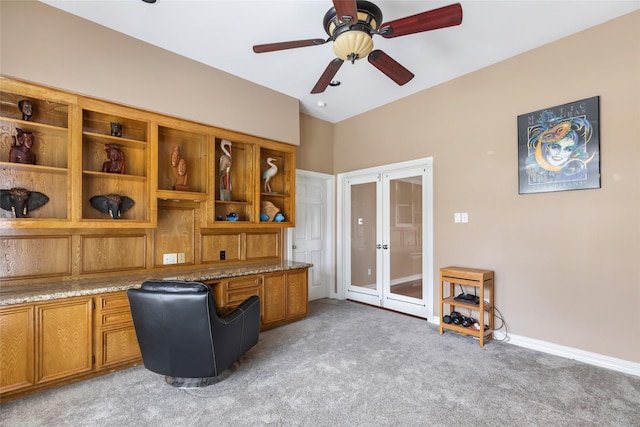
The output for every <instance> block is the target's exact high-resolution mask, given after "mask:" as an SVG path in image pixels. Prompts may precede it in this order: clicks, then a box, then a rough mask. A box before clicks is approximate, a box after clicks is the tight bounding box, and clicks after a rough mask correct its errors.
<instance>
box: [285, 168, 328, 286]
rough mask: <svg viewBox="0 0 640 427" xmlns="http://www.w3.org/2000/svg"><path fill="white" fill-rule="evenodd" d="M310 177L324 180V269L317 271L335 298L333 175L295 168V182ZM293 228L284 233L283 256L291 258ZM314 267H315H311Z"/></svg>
mask: <svg viewBox="0 0 640 427" xmlns="http://www.w3.org/2000/svg"><path fill="white" fill-rule="evenodd" d="M304 178H312V179H317V180H322V181H324V183H325V184H324V185H325V194H326V197H325V206H324V207H323V211H324V212H323V215H322V217H323V219H324V221H325V229H326V238H325V239H324V247H323V248H322V258H323V261H324V270H325V271H322V272H318V274H320V275H321V277H326V278H327V283H326V286H327V287H328V293H327V295H329V298H336V286H335V251H334V248H335V235H336V233H335V220H334V218H335V210H334V209H335V205H334V200H335V182H336V179H335V176H334V175H329V174H326V173H320V172H313V171H307V170H303V169H296V182H297V181H298V180H299V179H304ZM294 229H295V228H287V231H286V233H285V242H284V245H285V246H284V247H285V251H284V252H285V257H286V258H287V259H293V244H292V243H291V242H293V240H294V239H293V232H294ZM311 268H316V267H311ZM309 283H311V281H309Z"/></svg>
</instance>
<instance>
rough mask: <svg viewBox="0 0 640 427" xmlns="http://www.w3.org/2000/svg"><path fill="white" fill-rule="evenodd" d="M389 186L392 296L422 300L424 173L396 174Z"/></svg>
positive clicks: (389, 181) (390, 285) (389, 292)
mask: <svg viewBox="0 0 640 427" xmlns="http://www.w3.org/2000/svg"><path fill="white" fill-rule="evenodd" d="M386 178H388V182H386V183H385V186H386V185H388V188H389V197H388V200H389V205H388V208H389V215H388V216H387V218H386V219H387V221H388V223H387V227H386V229H387V230H388V233H389V237H388V239H385V241H388V242H389V243H388V251H389V259H388V262H389V290H388V294H389V295H388V297H389V298H398V297H400V299H401V300H404V301H408V299H418V300H422V296H423V289H422V288H423V280H422V274H423V271H422V175H415V176H400V177H396V178H394V177H393V176H392V175H391V174H387V175H386Z"/></svg>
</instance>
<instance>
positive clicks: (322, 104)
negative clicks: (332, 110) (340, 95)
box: [317, 101, 327, 108]
mask: <svg viewBox="0 0 640 427" xmlns="http://www.w3.org/2000/svg"><path fill="white" fill-rule="evenodd" d="M317 105H318V107H320V108H324V107H326V106H327V103H326V102H324V101H318V104H317Z"/></svg>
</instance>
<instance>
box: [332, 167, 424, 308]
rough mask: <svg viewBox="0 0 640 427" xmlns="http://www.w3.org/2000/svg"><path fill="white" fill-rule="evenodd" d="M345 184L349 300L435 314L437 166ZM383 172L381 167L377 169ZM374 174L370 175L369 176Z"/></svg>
mask: <svg viewBox="0 0 640 427" xmlns="http://www.w3.org/2000/svg"><path fill="white" fill-rule="evenodd" d="M428 160H429V162H427V163H426V164H424V165H419V166H416V167H408V166H404V167H403V166H400V165H390V166H388V167H386V168H382V169H383V170H384V172H369V173H354V174H350V175H349V176H345V177H344V179H343V180H342V200H343V209H342V233H341V237H340V241H341V247H342V250H341V251H340V254H341V257H342V261H343V263H344V268H343V269H342V274H341V284H344V285H345V286H344V287H345V290H346V297H347V298H349V299H353V300H355V301H360V302H364V303H367V304H372V305H376V306H381V307H385V308H389V309H391V310H396V311H400V312H403V313H408V314H412V315H415V316H420V317H425V318H428V317H431V316H432V314H433V267H432V265H433V264H432V263H433V261H432V253H431V247H432V238H431V236H432V233H431V230H432V224H431V223H432V213H431V212H432V206H431V201H432V195H431V192H432V175H431V162H430V159H428ZM377 169H380V168H377ZM365 172H368V171H365Z"/></svg>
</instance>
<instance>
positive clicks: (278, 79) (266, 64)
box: [41, 0, 640, 123]
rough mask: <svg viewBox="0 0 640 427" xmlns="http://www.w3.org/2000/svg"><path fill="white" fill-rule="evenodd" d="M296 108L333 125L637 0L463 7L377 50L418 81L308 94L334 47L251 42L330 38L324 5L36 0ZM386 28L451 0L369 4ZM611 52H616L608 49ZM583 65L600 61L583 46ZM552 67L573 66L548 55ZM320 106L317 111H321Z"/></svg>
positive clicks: (370, 81)
mask: <svg viewBox="0 0 640 427" xmlns="http://www.w3.org/2000/svg"><path fill="white" fill-rule="evenodd" d="M41 1H42V2H43V3H46V4H49V5H51V6H53V7H56V8H58V9H61V10H64V11H66V12H69V13H72V14H74V15H77V16H80V17H82V18H85V19H88V20H90V21H93V22H96V23H98V24H100V25H103V26H106V27H108V28H111V29H113V30H115V31H118V32H121V33H124V34H127V35H129V36H131V37H134V38H137V39H140V40H142V41H145V42H147V43H150V44H152V45H155V46H158V47H160V48H164V49H166V50H169V51H171V52H174V53H176V54H179V55H182V56H184V57H187V58H191V59H193V60H196V61H199V62H201V63H203V64H206V65H208V66H211V67H214V68H216V69H219V70H223V71H226V72H228V73H231V74H233V75H236V76H238V77H241V78H243V79H246V80H249V81H252V82H254V83H257V84H259V85H262V86H265V87H268V88H271V89H273V90H275V91H278V92H281V93H283V94H286V95H289V96H291V97H294V98H296V99H298V100H299V101H300V111H301V112H303V113H306V114H309V115H311V116H314V117H318V118H320V119H323V120H327V121H330V122H333V123H335V122H339V121H341V120H344V119H346V118H349V117H352V116H355V115H357V114H360V113H363V112H365V111H368V110H371V109H374V108H376V107H379V106H381V105H384V104H387V103H390V102H393V101H395V100H397V99H400V98H403V97H406V96H409V95H411V94H413V93H416V92H419V91H422V90H425V89H428V88H429V87H432V86H435V85H438V84H440V83H443V82H446V81H448V80H451V79H454V78H456V77H459V76H462V75H464V74H468V73H471V72H473V71H475V70H478V69H480V68H484V67H487V66H489V65H491V64H494V63H497V62H499V61H502V60H505V59H507V58H510V57H512V56H515V55H518V54H520V53H522V52H526V51H528V50H531V49H534V48H536V47H539V46H542V45H544V44H547V43H550V42H553V41H555V40H558V39H560V38H563V37H566V36H568V35H571V34H573V33H576V32H579V31H582V30H584V29H586V28H589V27H592V26H594V25H598V24H600V23H603V22H605V21H608V20H611V19H613V18H616V17H618V16H621V15H624V14H627V13H630V12H633V11H635V10H639V9H640V1H636V0H624V1H616V0H587V1H582V0H567V1H545V0H536V1H527V0H462V1H460V4H461V5H462V10H463V19H462V24H461V25H459V26H453V27H448V28H443V29H438V30H433V31H428V32H423V33H419V34H412V35H406V36H402V37H397V38H390V39H385V38H383V37H381V36H380V35H377V34H376V35H374V37H373V42H374V45H375V49H380V50H382V51H384V52H385V53H387V54H388V55H389V56H391V57H392V58H393V59H394V60H396V61H397V62H399V63H400V64H401V65H403V66H404V67H406V68H407V69H408V70H410V71H411V72H412V73H413V74H415V77H414V78H413V79H412V80H411V81H409V82H408V83H407V84H405V85H403V86H398V85H397V84H396V83H395V82H394V81H392V80H391V79H389V78H388V77H387V76H385V75H384V74H383V73H381V72H380V71H379V70H378V69H376V68H375V67H373V66H372V65H371V64H369V63H368V62H367V61H366V60H358V61H355V63H354V64H351V63H349V62H348V61H347V62H345V63H344V65H343V66H342V67H341V68H340V69H339V70H338V73H337V74H336V75H335V80H338V81H339V82H340V85H339V86H335V87H334V86H329V87H328V88H327V89H326V90H325V91H324V92H322V93H319V94H311V93H310V91H311V89H312V88H313V86H314V85H315V83H316V82H317V81H318V79H319V78H320V75H321V74H322V73H323V71H324V70H325V68H326V67H327V65H328V64H329V63H330V62H331V61H332V60H333V59H334V58H335V55H334V53H333V50H332V43H331V42H329V43H325V44H322V45H319V46H310V47H302V48H296V49H288V50H281V51H277V52H268V53H260V54H256V53H254V52H253V50H252V46H253V45H256V44H264V43H272V42H283V41H291V40H304V39H313V38H320V39H325V40H326V39H327V38H328V35H327V34H326V33H325V31H324V28H323V17H324V15H325V13H326V12H327V11H328V10H329V9H330V8H331V7H332V6H333V3H332V1H331V0H297V1H293V0H288V1H271V0H261V1H247V0H232V1H226V0H157V1H156V2H155V3H146V2H144V1H142V0H120V1H112V0H41ZM373 2H374V3H375V4H376V5H377V6H378V7H379V8H380V9H381V10H382V13H383V22H388V21H392V20H396V19H399V18H404V17H407V16H410V15H414V14H416V13H420V12H424V11H428V10H432V9H436V8H439V7H442V6H446V5H449V4H452V3H455V1H451V2H448V1H420V0H414V1H396V0H374V1H373ZM612 49H615V46H612ZM584 55H585V64H586V65H584V64H583V65H582V66H588V62H589V61H593V60H597V58H591V57H590V56H589V46H585V47H584ZM546 66H550V67H573V66H577V64H565V63H563V62H562V58H549V63H548V64H547V65H546ZM322 104H324V106H321V105H322Z"/></svg>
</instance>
